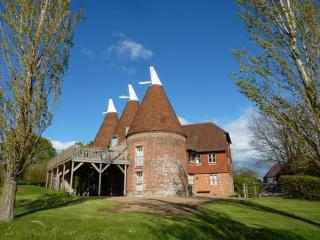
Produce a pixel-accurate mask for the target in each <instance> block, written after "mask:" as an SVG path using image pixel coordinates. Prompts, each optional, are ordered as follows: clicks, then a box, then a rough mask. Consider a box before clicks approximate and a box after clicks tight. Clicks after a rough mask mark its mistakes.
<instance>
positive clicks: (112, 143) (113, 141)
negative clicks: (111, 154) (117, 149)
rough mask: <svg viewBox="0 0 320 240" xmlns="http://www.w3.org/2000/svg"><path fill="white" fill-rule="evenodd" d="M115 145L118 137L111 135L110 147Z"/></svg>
mask: <svg viewBox="0 0 320 240" xmlns="http://www.w3.org/2000/svg"><path fill="white" fill-rule="evenodd" d="M116 145H118V136H117V135H113V136H112V138H111V146H116Z"/></svg>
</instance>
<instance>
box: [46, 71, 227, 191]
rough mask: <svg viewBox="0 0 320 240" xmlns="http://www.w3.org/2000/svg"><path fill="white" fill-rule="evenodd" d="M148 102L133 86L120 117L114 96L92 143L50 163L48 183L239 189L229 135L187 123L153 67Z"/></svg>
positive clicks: (70, 187)
mask: <svg viewBox="0 0 320 240" xmlns="http://www.w3.org/2000/svg"><path fill="white" fill-rule="evenodd" d="M150 74H151V85H150V86H149V88H148V90H147V92H146V94H145V96H144V98H143V100H142V102H141V103H140V104H139V101H138V98H137V96H136V94H135V92H134V90H133V88H132V86H131V85H129V97H128V98H129V100H128V102H127V104H126V106H125V108H124V110H123V112H122V115H121V117H120V119H119V118H118V114H117V111H116V109H115V106H114V104H113V101H112V100H111V99H110V100H109V105H108V110H107V111H106V112H105V113H106V116H105V118H104V120H103V122H102V124H101V126H100V128H99V131H98V133H97V135H96V137H95V140H94V141H93V143H92V145H91V147H87V148H83V147H82V148H81V147H77V146H75V147H72V148H70V149H67V150H66V151H64V152H63V153H62V154H60V155H59V156H57V157H56V158H54V159H53V160H51V161H50V162H49V163H48V174H47V186H48V187H51V188H55V189H57V190H60V189H64V190H66V191H69V192H72V193H77V194H80V195H132V196H166V195H187V194H188V193H189V194H191V193H192V194H195V195H211V196H228V195H232V193H233V178H232V158H231V151H230V144H231V139H230V136H229V134H228V133H227V132H226V131H225V130H223V129H221V128H220V127H218V126H217V125H215V124H214V123H199V124H191V125H184V126H181V124H180V122H179V120H178V118H177V115H176V113H175V111H174V109H173V108H172V106H171V103H170V101H169V99H168V97H167V95H166V93H165V91H164V89H163V86H162V84H161V82H160V79H159V77H158V75H157V73H156V71H155V70H154V68H153V67H151V68H150Z"/></svg>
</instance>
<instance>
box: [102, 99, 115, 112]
mask: <svg viewBox="0 0 320 240" xmlns="http://www.w3.org/2000/svg"><path fill="white" fill-rule="evenodd" d="M112 112H114V113H116V112H117V110H116V108H115V106H114V104H113V100H112V98H109V104H108V110H107V111H106V112H103V114H107V113H112Z"/></svg>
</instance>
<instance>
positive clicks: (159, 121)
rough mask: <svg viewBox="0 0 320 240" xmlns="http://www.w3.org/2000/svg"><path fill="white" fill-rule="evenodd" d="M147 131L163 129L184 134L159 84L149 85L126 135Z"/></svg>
mask: <svg viewBox="0 0 320 240" xmlns="http://www.w3.org/2000/svg"><path fill="white" fill-rule="evenodd" d="M148 131H165V132H174V133H179V134H182V135H185V134H184V132H183V130H182V127H181V124H180V122H179V120H178V118H177V115H176V113H175V112H174V110H173V108H172V106H171V104H170V102H169V99H168V98H167V96H166V94H165V92H164V90H163V87H162V86H161V85H151V86H150V87H149V89H148V91H147V93H146V95H145V96H144V98H143V100H142V103H141V104H140V107H139V111H138V113H137V115H136V117H135V119H134V121H133V123H132V124H131V127H130V129H129V132H128V136H129V135H131V134H134V133H140V132H148Z"/></svg>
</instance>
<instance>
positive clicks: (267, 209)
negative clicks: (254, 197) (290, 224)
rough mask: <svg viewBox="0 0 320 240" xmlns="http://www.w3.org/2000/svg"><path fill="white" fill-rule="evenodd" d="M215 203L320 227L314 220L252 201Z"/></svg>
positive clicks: (231, 200)
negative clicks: (237, 206) (239, 206)
mask: <svg viewBox="0 0 320 240" xmlns="http://www.w3.org/2000/svg"><path fill="white" fill-rule="evenodd" d="M215 202H220V203H223V204H238V205H241V206H245V207H248V208H250V209H253V210H257V211H263V212H268V213H274V214H278V215H281V216H285V217H288V218H292V219H295V220H299V221H302V222H305V223H308V224H311V225H313V226H316V227H320V223H318V222H314V221H312V220H309V219H306V218H303V217H300V216H297V215H294V214H292V213H288V212H285V211H281V210H278V209H274V208H271V207H268V206H264V205H260V204H258V203H255V202H251V201H245V200H236V199H219V200H215Z"/></svg>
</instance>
